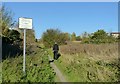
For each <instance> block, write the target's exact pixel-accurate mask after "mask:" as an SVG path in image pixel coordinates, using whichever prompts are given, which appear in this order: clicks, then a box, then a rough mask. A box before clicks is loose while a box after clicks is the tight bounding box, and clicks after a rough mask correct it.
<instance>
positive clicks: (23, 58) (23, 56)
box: [23, 29, 26, 73]
mask: <svg viewBox="0 0 120 84" xmlns="http://www.w3.org/2000/svg"><path fill="white" fill-rule="evenodd" d="M25 49H26V29H24V47H23V72H24V73H25Z"/></svg>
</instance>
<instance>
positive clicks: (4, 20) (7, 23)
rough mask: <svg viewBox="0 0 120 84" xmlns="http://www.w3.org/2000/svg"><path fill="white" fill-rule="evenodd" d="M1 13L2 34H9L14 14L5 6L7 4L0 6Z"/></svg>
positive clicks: (0, 26)
mask: <svg viewBox="0 0 120 84" xmlns="http://www.w3.org/2000/svg"><path fill="white" fill-rule="evenodd" d="M0 15H1V19H0V24H1V25H0V28H1V29H2V35H5V36H7V34H8V33H9V28H10V27H11V24H12V23H13V20H12V16H13V14H12V12H11V11H10V10H8V9H7V8H5V6H2V7H1V8H0Z"/></svg>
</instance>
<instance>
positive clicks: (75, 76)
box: [55, 43, 120, 82]
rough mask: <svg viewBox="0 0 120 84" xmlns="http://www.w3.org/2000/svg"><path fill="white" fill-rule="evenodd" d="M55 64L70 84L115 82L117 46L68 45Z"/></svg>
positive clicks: (63, 48)
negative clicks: (77, 83)
mask: <svg viewBox="0 0 120 84" xmlns="http://www.w3.org/2000/svg"><path fill="white" fill-rule="evenodd" d="M60 53H61V57H60V58H59V59H58V61H56V62H55V63H56V64H57V65H58V67H59V68H60V69H61V71H62V72H63V73H64V75H65V76H66V78H67V79H68V81H70V82H117V81H118V77H119V75H120V74H119V69H120V65H119V64H118V44H99V45H96V44H76V43H72V44H68V45H64V46H61V47H60Z"/></svg>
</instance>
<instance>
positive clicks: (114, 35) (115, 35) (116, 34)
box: [110, 32, 120, 38]
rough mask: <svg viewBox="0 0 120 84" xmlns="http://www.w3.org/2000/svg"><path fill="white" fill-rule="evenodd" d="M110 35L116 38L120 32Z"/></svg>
mask: <svg viewBox="0 0 120 84" xmlns="http://www.w3.org/2000/svg"><path fill="white" fill-rule="evenodd" d="M110 35H112V36H113V37H115V38H117V37H118V36H119V35H120V32H111V33H110Z"/></svg>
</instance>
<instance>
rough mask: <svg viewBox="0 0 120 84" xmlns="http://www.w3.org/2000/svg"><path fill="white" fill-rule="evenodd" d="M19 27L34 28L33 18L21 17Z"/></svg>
mask: <svg viewBox="0 0 120 84" xmlns="http://www.w3.org/2000/svg"><path fill="white" fill-rule="evenodd" d="M19 28H22V29H32V19H31V18H19Z"/></svg>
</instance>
